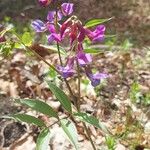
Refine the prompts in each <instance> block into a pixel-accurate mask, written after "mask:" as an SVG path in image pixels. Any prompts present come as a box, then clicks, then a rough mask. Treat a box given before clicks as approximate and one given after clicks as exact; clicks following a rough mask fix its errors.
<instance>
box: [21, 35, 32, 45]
mask: <svg viewBox="0 0 150 150" xmlns="http://www.w3.org/2000/svg"><path fill="white" fill-rule="evenodd" d="M21 41H22V42H23V43H24V44H25V45H26V46H30V45H31V43H32V36H31V34H30V33H29V32H25V33H24V34H23V36H22V38H21Z"/></svg>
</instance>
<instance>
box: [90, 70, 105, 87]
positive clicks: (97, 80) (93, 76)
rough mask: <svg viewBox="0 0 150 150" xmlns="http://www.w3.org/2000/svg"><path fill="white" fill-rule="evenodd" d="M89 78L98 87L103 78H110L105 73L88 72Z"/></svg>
mask: <svg viewBox="0 0 150 150" xmlns="http://www.w3.org/2000/svg"><path fill="white" fill-rule="evenodd" d="M88 77H89V79H90V80H91V85H92V86H94V87H96V86H97V85H99V84H100V83H101V80H102V79H105V78H108V75H107V74H105V73H99V72H97V73H95V74H88Z"/></svg>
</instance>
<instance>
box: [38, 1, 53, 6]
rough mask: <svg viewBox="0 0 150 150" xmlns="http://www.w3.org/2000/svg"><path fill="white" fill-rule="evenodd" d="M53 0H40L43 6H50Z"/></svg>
mask: <svg viewBox="0 0 150 150" xmlns="http://www.w3.org/2000/svg"><path fill="white" fill-rule="evenodd" d="M51 2H52V0H39V3H40V5H41V6H48V5H49V4H50V3H51Z"/></svg>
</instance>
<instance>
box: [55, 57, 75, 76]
mask: <svg viewBox="0 0 150 150" xmlns="http://www.w3.org/2000/svg"><path fill="white" fill-rule="evenodd" d="M73 66H74V58H73V57H72V58H69V59H68V61H67V65H66V66H65V67H62V66H58V67H57V69H58V70H59V71H60V73H61V74H62V76H63V77H64V78H68V77H71V76H73V75H74V73H75V70H74V69H73Z"/></svg>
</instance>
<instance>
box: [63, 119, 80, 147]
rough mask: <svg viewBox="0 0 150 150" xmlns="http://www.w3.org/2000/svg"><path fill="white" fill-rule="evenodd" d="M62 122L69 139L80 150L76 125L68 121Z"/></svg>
mask: <svg viewBox="0 0 150 150" xmlns="http://www.w3.org/2000/svg"><path fill="white" fill-rule="evenodd" d="M60 122H61V127H62V128H63V130H64V132H65V133H66V135H67V137H68V138H69V140H70V141H71V142H72V144H73V145H74V146H75V149H76V150H78V134H77V129H76V127H75V125H74V124H73V123H72V122H71V121H69V120H66V119H63V120H61V121H60Z"/></svg>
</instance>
